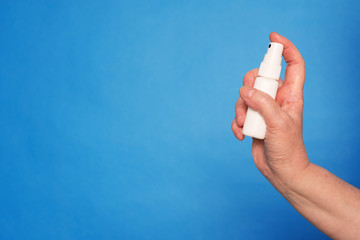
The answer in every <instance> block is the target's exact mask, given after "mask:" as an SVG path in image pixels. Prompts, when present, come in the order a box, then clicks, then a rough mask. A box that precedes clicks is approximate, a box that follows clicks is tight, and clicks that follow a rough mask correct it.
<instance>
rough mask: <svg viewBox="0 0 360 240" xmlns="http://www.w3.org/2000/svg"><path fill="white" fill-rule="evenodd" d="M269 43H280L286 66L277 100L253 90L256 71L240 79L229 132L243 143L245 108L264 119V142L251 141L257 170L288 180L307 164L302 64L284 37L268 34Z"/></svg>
mask: <svg viewBox="0 0 360 240" xmlns="http://www.w3.org/2000/svg"><path fill="white" fill-rule="evenodd" d="M270 41H271V42H278V43H281V44H283V46H284V51H283V57H284V59H285V61H286V63H287V66H286V70H285V81H284V82H283V81H282V80H281V79H279V80H278V81H279V88H278V92H277V95H276V99H275V100H273V99H272V98H271V97H270V96H269V95H268V94H266V93H264V92H261V91H259V90H256V89H254V88H252V87H253V85H254V81H255V78H256V77H257V72H258V69H253V70H251V71H249V72H248V73H247V74H246V75H245V76H244V79H243V85H244V86H243V87H242V88H241V89H240V97H239V99H238V100H237V102H236V104H235V119H234V121H233V123H232V131H233V133H234V135H235V137H236V138H237V139H239V140H240V141H242V140H243V139H244V138H245V136H244V135H243V134H242V128H243V125H244V120H245V115H246V110H247V107H251V108H253V109H254V110H256V111H259V113H260V114H261V115H262V116H263V117H264V120H265V122H266V125H267V130H266V136H265V139H264V140H259V139H255V138H254V139H253V144H252V154H253V159H254V162H255V165H256V167H257V168H258V169H259V170H260V172H261V173H262V174H263V175H264V176H265V177H267V178H279V180H282V179H291V178H292V177H293V176H295V175H296V174H297V173H298V172H299V171H301V170H303V169H304V168H306V167H307V166H308V164H309V161H308V157H307V154H306V150H305V146H304V143H303V137H302V114H303V103H304V100H303V86H304V81H305V62H304V59H303V58H302V56H301V54H300V53H299V51H298V50H297V49H296V47H295V46H294V45H293V44H292V43H291V42H290V41H289V40H288V39H286V38H285V37H283V36H281V35H279V34H277V33H271V34H270Z"/></svg>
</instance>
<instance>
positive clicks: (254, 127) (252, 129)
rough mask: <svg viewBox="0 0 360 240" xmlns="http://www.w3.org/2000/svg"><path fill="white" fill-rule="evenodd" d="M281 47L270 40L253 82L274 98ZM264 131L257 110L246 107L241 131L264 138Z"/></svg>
mask: <svg viewBox="0 0 360 240" xmlns="http://www.w3.org/2000/svg"><path fill="white" fill-rule="evenodd" d="M283 48H284V47H283V45H282V44H280V43H275V42H271V43H270V44H269V48H268V50H267V53H266V54H265V56H264V60H263V61H262V62H261V65H260V68H259V72H258V77H257V78H256V79H255V84H254V88H256V89H258V90H261V91H263V92H265V93H267V94H269V95H270V96H271V97H272V98H273V99H275V96H276V92H277V89H278V85H279V83H278V81H277V80H278V79H279V78H280V72H281V55H282V52H283ZM265 132H266V124H265V121H264V118H263V117H262V116H261V115H260V114H259V113H258V112H257V111H254V110H253V109H251V108H248V110H247V113H246V117H245V122H244V127H243V131H242V133H243V134H244V135H246V136H249V137H254V138H258V139H264V138H265Z"/></svg>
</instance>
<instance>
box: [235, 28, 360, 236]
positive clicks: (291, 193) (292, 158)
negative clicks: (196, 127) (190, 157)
mask: <svg viewBox="0 0 360 240" xmlns="http://www.w3.org/2000/svg"><path fill="white" fill-rule="evenodd" d="M270 41H271V42H277V43H281V44H282V45H283V46H284V50H283V57H284V59H285V61H286V63H287V66H286V70H285V80H284V82H283V81H282V80H281V79H279V80H278V81H279V88H278V92H277V95H276V98H275V100H274V99H273V98H272V97H271V96H270V95H268V94H266V93H264V92H261V91H259V90H257V89H254V88H253V85H254V81H255V78H256V77H257V72H258V69H254V70H252V71H250V72H248V73H247V74H246V75H245V76H244V79H243V85H244V86H243V87H242V88H241V89H240V97H239V99H238V100H237V102H236V104H235V119H234V121H233V122H232V126H231V127H232V131H233V133H234V135H235V136H236V138H237V139H239V140H240V141H242V140H244V137H245V136H244V135H243V134H242V128H243V125H244V120H245V115H246V110H247V108H248V107H250V108H252V109H254V110H255V111H258V112H259V113H260V115H261V116H262V117H263V118H264V120H265V123H266V125H267V127H266V135H265V139H264V140H260V139H256V138H253V144H252V154H253V159H254V162H255V165H256V167H257V168H258V169H259V171H260V172H261V173H262V174H263V175H264V176H265V177H266V178H267V179H268V180H269V182H270V183H271V184H272V185H273V186H274V187H275V188H276V189H277V190H278V191H279V192H280V193H281V194H282V195H283V196H284V197H285V198H286V200H288V202H289V203H290V204H291V205H292V206H293V207H294V208H295V209H296V210H297V211H298V212H299V213H300V214H301V215H303V216H304V217H305V218H306V219H307V220H308V221H310V222H311V223H312V224H313V225H314V226H315V227H317V228H318V229H319V230H321V231H322V232H324V233H325V234H327V235H328V236H329V237H331V238H332V239H358V237H359V236H360V190H359V189H357V188H356V187H354V186H352V185H350V184H348V183H346V182H345V181H343V180H341V179H340V178H338V177H336V176H335V175H333V174H332V173H330V172H328V171H327V170H325V169H324V168H322V167H319V166H317V165H316V164H313V163H311V162H310V161H309V158H308V156H307V153H306V149H305V145H304V142H303V136H302V126H303V116H302V115H303V104H304V100H303V86H304V81H305V62H304V59H303V58H302V56H301V54H300V53H299V51H298V50H297V48H296V47H295V46H294V44H293V43H291V42H290V41H289V40H288V39H286V38H285V37H283V36H281V35H279V34H277V33H271V34H270Z"/></svg>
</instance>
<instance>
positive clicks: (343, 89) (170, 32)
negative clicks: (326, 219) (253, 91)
mask: <svg viewBox="0 0 360 240" xmlns="http://www.w3.org/2000/svg"><path fill="white" fill-rule="evenodd" d="M359 10H360V5H359V2H358V1H313V0H312V1H227V0H225V1H115V0H110V1H69V0H65V1H53V2H52V1H1V4H0V33H1V34H0V121H1V122H0V123H1V124H0V148H1V149H0V157H1V159H0V189H1V198H0V238H1V239H250V240H251V239H328V238H327V237H326V236H325V235H323V234H322V233H320V232H319V231H318V230H317V229H316V228H315V227H313V226H312V225H311V224H310V223H308V222H307V221H306V220H305V219H303V218H302V217H301V215H300V214H298V213H297V212H296V211H295V210H294V209H293V208H292V207H291V206H290V205H289V204H288V203H287V202H286V200H284V199H283V198H282V197H281V196H280V194H278V193H277V192H276V190H275V189H273V188H272V186H271V185H270V184H269V183H268V182H267V181H266V180H265V178H264V177H263V176H262V175H261V174H260V173H259V172H258V171H257V169H256V167H255V165H254V164H253V161H252V157H251V140H250V139H247V140H246V141H245V142H239V141H237V140H236V139H235V137H234V136H233V134H232V132H231V128H230V126H231V122H232V119H233V117H234V104H235V101H236V99H237V98H238V90H239V88H240V86H241V85H242V77H243V75H244V74H245V73H246V72H247V71H248V70H250V69H253V68H256V67H258V66H259V64H260V62H261V60H262V58H263V56H264V54H265V51H266V48H267V44H268V42H269V40H268V34H269V33H270V32H271V31H277V32H279V33H280V34H282V35H284V36H286V37H288V38H289V39H290V40H292V41H293V42H294V43H295V44H296V46H297V47H298V49H299V50H300V51H301V53H302V55H303V56H304V58H305V61H306V65H307V80H306V84H305V89H304V90H305V109H304V140H305V144H306V147H307V150H308V153H309V156H310V159H311V161H313V162H314V163H316V164H319V165H321V166H323V167H325V168H326V169H328V170H330V171H332V172H333V173H335V174H336V175H338V176H339V177H341V178H343V179H344V180H346V181H348V182H350V183H351V184H353V185H355V186H357V187H360V176H359V174H358V172H359V169H360V162H359V157H358V156H359V153H360V152H359V145H360V140H359V134H360V128H359V126H358V124H359V116H360V110H359V109H360V108H359V98H360V97H359V87H360V70H359V69H360V61H359V55H360V43H359V37H360V28H359V26H360V25H359V24H360V15H359V14H358V13H359ZM283 66H284V67H285V65H283Z"/></svg>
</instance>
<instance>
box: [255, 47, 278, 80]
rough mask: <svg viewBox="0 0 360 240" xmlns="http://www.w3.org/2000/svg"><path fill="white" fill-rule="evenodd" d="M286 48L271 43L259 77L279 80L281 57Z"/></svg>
mask: <svg viewBox="0 0 360 240" xmlns="http://www.w3.org/2000/svg"><path fill="white" fill-rule="evenodd" d="M283 49H284V46H283V45H282V44H281V43H276V42H271V43H270V44H269V48H268V50H267V53H266V54H265V56H264V60H263V61H262V62H261V65H260V68H259V72H258V75H259V76H261V77H268V78H272V79H275V80H278V79H279V77H280V72H281V59H282V58H281V55H282V52H283Z"/></svg>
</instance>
